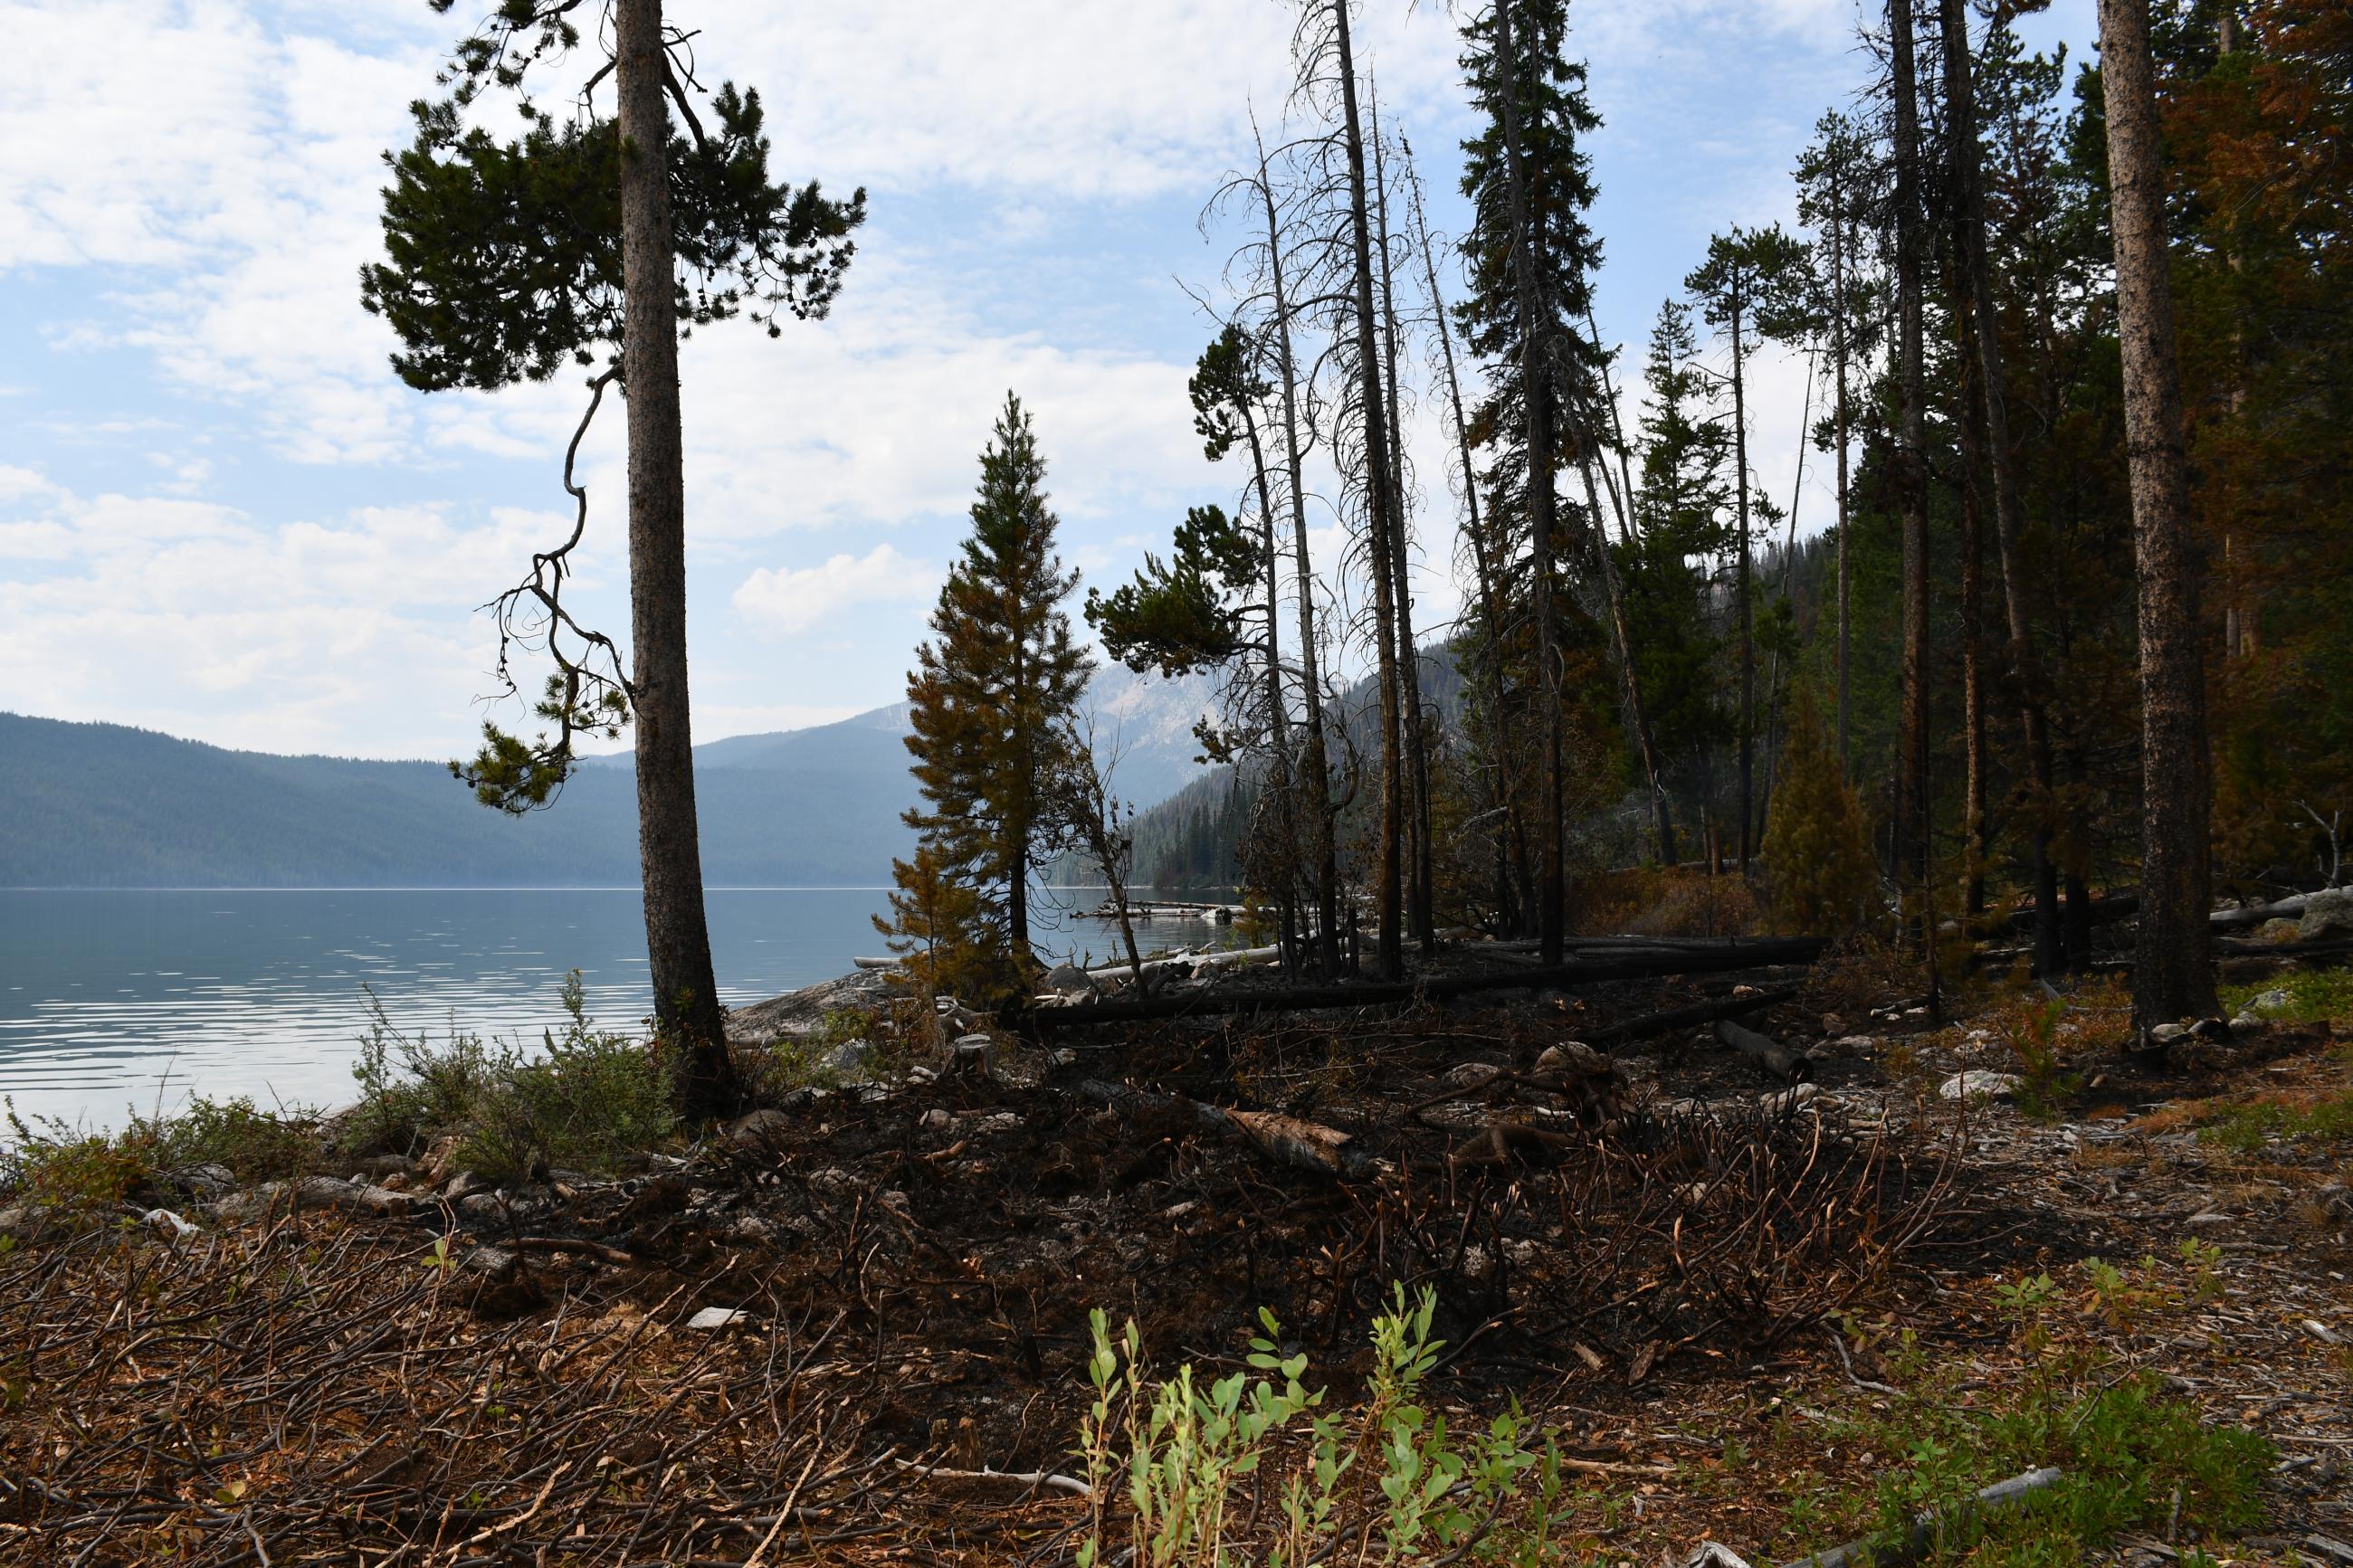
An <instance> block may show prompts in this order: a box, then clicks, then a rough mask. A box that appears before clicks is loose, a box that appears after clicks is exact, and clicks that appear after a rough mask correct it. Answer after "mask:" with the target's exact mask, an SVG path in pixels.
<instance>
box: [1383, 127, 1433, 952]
mask: <svg viewBox="0 0 2353 1568" xmlns="http://www.w3.org/2000/svg"><path fill="white" fill-rule="evenodd" d="M1367 96H1368V97H1372V102H1371V109H1372V125H1373V188H1374V190H1375V192H1376V193H1377V196H1378V200H1377V203H1376V204H1375V206H1374V213H1375V215H1376V221H1377V239H1378V242H1379V251H1378V254H1379V256H1380V260H1381V264H1380V285H1381V323H1382V326H1383V328H1384V331H1383V334H1382V338H1383V342H1382V347H1383V348H1384V349H1385V350H1386V353H1387V358H1388V375H1387V380H1388V397H1389V403H1388V427H1389V460H1388V469H1389V526H1390V535H1389V572H1390V575H1391V576H1392V578H1394V580H1395V583H1396V586H1395V587H1394V588H1393V589H1392V590H1391V591H1392V592H1393V593H1394V594H1395V595H1396V597H1397V637H1398V676H1399V679H1400V681H1401V683H1402V686H1403V691H1402V695H1403V697H1404V699H1405V770H1406V806H1407V828H1408V837H1409V840H1410V842H1411V844H1412V849H1413V860H1412V878H1411V889H1412V892H1411V897H1410V898H1409V900H1408V907H1409V910H1410V911H1411V922H1410V923H1411V926H1412V931H1413V940H1414V941H1416V942H1420V943H1421V944H1422V947H1423V950H1424V951H1425V952H1427V951H1428V949H1429V948H1430V945H1431V944H1432V943H1433V942H1436V941H1437V939H1438V932H1437V925H1436V922H1435V915H1436V911H1435V908H1434V902H1435V898H1436V889H1435V886H1434V884H1435V882H1436V877H1435V874H1434V869H1433V865H1432V855H1431V850H1430V753H1429V734H1428V731H1425V730H1424V729H1423V728H1422V720H1421V649H1420V648H1419V647H1418V646H1417V645H1416V643H1415V641H1414V635H1413V569H1412V568H1413V562H1412V557H1411V549H1410V547H1411V544H1412V540H1411V538H1410V532H1411V520H1410V519H1409V516H1408V514H1407V510H1406V500H1405V430H1404V428H1403V424H1404V419H1405V413H1404V405H1402V404H1401V403H1400V402H1399V401H1398V318H1397V297H1396V295H1395V293H1394V292H1393V291H1392V279H1391V278H1390V273H1389V184H1388V162H1387V159H1386V157H1385V155H1384V153H1382V150H1381V110H1380V103H1379V100H1378V99H1377V97H1373V96H1372V95H1371V94H1370V92H1369V90H1368V94H1367Z"/></svg>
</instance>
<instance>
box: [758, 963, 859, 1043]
mask: <svg viewBox="0 0 2353 1568" xmlns="http://www.w3.org/2000/svg"><path fill="white" fill-rule="evenodd" d="M893 990H894V987H893V986H892V983H891V973H890V972H889V971H887V970H881V969H861V970H860V971H858V972H857V973H853V974H845V975H843V976H842V977H841V978H840V979H839V980H827V981H821V982H819V983H818V984H815V985H805V986H803V987H802V988H801V989H799V990H798V991H790V992H786V994H784V995H782V996H772V997H770V998H769V999H768V1000H767V1001H765V1002H755V1003H754V1004H753V1005H751V1006H749V1007H738V1008H736V1009H734V1010H733V1012H730V1013H729V1014H728V1015H727V1043H728V1044H729V1045H731V1046H771V1045H774V1044H776V1041H777V1040H779V1039H787V1038H802V1037H807V1036H809V1035H812V1034H815V1033H816V1032H817V1031H818V1029H819V1028H822V1027H823V1026H824V1025H825V1018H826V1015H827V1014H828V1013H835V1012H839V1011H840V1010H842V1009H843V1008H850V1009H853V1010H855V1011H858V1012H862V1013H870V1014H871V1013H874V1012H878V1011H880V1010H881V1007H882V1005H884V1004H885V1003H887V1002H888V1001H890V999H891V997H892V993H893Z"/></svg>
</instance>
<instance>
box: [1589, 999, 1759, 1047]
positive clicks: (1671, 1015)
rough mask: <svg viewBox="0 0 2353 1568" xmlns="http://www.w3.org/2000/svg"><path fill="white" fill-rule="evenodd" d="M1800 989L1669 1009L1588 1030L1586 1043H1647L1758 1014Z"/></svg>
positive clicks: (1594, 1044) (1596, 1044) (1598, 1044)
mask: <svg viewBox="0 0 2353 1568" xmlns="http://www.w3.org/2000/svg"><path fill="white" fill-rule="evenodd" d="M1798 990H1799V988H1798V987H1797V986H1795V985H1776V986H1772V987H1770V988H1769V989H1767V990H1762V991H1756V992H1752V993H1750V994H1748V995H1746V996H1733V997H1727V998H1725V1000H1723V1001H1720V1002H1695V1003H1694V1004H1692V1005H1690V1006H1688V1007H1670V1008H1668V1009H1667V1010H1666V1011H1665V1012H1663V1013H1645V1014H1643V1015H1642V1016H1641V1017H1639V1018H1629V1019H1627V1020H1626V1021H1625V1022H1624V1023H1622V1024H1611V1025H1609V1026H1607V1027H1605V1028H1599V1029H1588V1030H1587V1031H1586V1034H1585V1041H1586V1044H1588V1045H1592V1046H1600V1045H1609V1044H1611V1043H1614V1042H1616V1041H1619V1040H1646V1039H1649V1038H1650V1037H1651V1036H1652V1035H1663V1034H1665V1033H1666V1032H1667V1031H1668V1030H1670V1029H1683V1028H1688V1027H1690V1026H1692V1025H1694V1024H1713V1023H1715V1021H1716V1020H1717V1019H1719V1018H1737V1017H1739V1016H1741V1015H1742V1014H1744V1013H1755V1012H1757V1011H1760V1010H1761V1009H1763V1008H1767V1007H1773V1006H1778V1005H1780V1004H1781V1003H1784V1002H1789V1001H1794V1000H1796V998H1797V995H1798Z"/></svg>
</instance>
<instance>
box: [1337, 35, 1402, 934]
mask: <svg viewBox="0 0 2353 1568" xmlns="http://www.w3.org/2000/svg"><path fill="white" fill-rule="evenodd" d="M1348 5H1349V0H1332V28H1333V37H1334V41H1335V45H1336V46H1337V53H1338V65H1339V71H1340V103H1341V112H1342V117H1343V125H1342V133H1343V135H1344V137H1345V142H1346V146H1347V151H1348V227H1349V237H1350V239H1351V241H1352V242H1353V244H1354V246H1355V250H1356V255H1355V262H1356V290H1355V292H1356V374H1357V387H1356V391H1357V396H1358V398H1359V399H1360V400H1361V401H1362V404H1363V409H1362V412H1363V415H1364V421H1365V437H1364V446H1365V450H1364V458H1365V506H1366V513H1367V522H1366V529H1367V531H1368V533H1369V534H1370V536H1371V539H1372V545H1373V551H1372V555H1373V560H1372V567H1373V589H1374V593H1373V615H1374V619H1375V623H1376V630H1377V633H1378V639H1379V644H1380V647H1379V650H1378V651H1379V658H1378V660H1377V662H1378V665H1379V672H1380V688H1381V848H1380V868H1379V875H1378V878H1377V881H1376V883H1375V889H1374V903H1375V911H1374V912H1375V917H1376V920H1377V931H1376V933H1375V941H1376V942H1377V948H1376V955H1375V963H1376V964H1377V967H1378V969H1379V971H1380V973H1381V976H1382V978H1384V979H1388V980H1394V979H1396V978H1397V977H1398V974H1400V973H1403V972H1404V968H1405V948H1404V944H1403V940H1402V932H1401V931H1399V930H1398V922H1399V917H1400V915H1401V914H1402V909H1401V901H1400V897H1399V895H1400V893H1401V891H1402V889H1401V888H1400V886H1399V882H1400V872H1401V871H1402V866H1401V865H1400V862H1399V854H1400V850H1401V848H1402V846H1401V844H1400V843H1399V838H1400V834H1401V830H1402V828H1403V826H1404V821H1403V816H1404V805H1405V802H1404V799H1403V784H1404V779H1403V776H1402V775H1403V769H1402V766H1401V763H1402V761H1403V759H1402V758H1401V757H1400V755H1399V753H1398V741H1399V737H1398V668H1397V635H1396V614H1397V605H1396V604H1395V603H1394V595H1393V593H1392V589H1393V587H1394V583H1393V581H1392V579H1391V577H1390V575H1389V563H1388V554H1389V552H1388V544H1389V541H1390V540H1391V539H1392V538H1393V537H1395V534H1396V530H1395V527H1394V526H1393V524H1392V522H1391V521H1390V518H1389V489H1388V476H1387V475H1386V474H1384V473H1383V472H1382V469H1383V468H1385V467H1386V466H1387V454H1388V419H1387V418H1386V417H1385V414H1386V405H1385V404H1384V402H1383V395H1382V391H1381V356H1380V334H1379V331H1378V328H1377V325H1376V322H1375V319H1374V313H1373V232H1372V215H1371V209H1370V201H1369V198H1368V196H1367V195H1366V189H1365V138H1364V132H1363V129H1362V123H1361V121H1359V120H1358V118H1357V114H1356V53H1355V50H1354V49H1353V47H1351V46H1350V43H1349V39H1348Z"/></svg>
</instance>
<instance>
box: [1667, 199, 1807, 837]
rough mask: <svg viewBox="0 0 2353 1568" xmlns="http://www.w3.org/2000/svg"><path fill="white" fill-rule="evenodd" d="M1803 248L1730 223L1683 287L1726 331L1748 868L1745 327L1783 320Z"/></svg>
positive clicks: (1751, 618) (1753, 738)
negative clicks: (1729, 358)
mask: <svg viewBox="0 0 2353 1568" xmlns="http://www.w3.org/2000/svg"><path fill="white" fill-rule="evenodd" d="M1804 261H1805V247H1803V246H1801V245H1799V243H1798V242H1797V241H1795V240H1793V239H1791V238H1790V237H1788V235H1786V234H1783V233H1782V232H1781V227H1780V226H1779V225H1778V224H1775V225H1773V226H1770V227H1768V228H1764V229H1758V230H1754V231H1750V230H1746V229H1740V228H1735V229H1734V230H1733V231H1732V232H1731V233H1729V234H1720V235H1717V236H1715V237H1714V238H1713V239H1711V240H1709V241H1708V246H1707V259H1706V260H1705V261H1704V262H1702V263H1701V264H1700V265H1699V266H1698V267H1697V268H1695V269H1694V271H1693V272H1692V275H1691V276H1690V277H1689V278H1686V279H1683V287H1684V288H1685V289H1690V290H1691V292H1692V295H1693V297H1694V299H1696V300H1698V301H1699V303H1700V308H1701V310H1703V312H1704V314H1705V315H1706V317H1707V320H1708V322H1709V324H1711V325H1713V326H1719V327H1722V328H1723V329H1724V331H1725V342H1727V343H1728V344H1730V346H1731V349H1732V489H1733V519H1734V550H1735V552H1736V553H1735V554H1734V557H1733V568H1734V571H1733V584H1734V585H1733V606H1734V610H1735V613H1736V614H1737V615H1738V616H1739V618H1740V656H1739V657H1740V682H1739V684H1740V865H1741V868H1742V869H1743V870H1746V869H1747V867H1748V856H1749V850H1750V847H1751V845H1752V842H1753V837H1752V836H1753V835H1754V833H1755V831H1756V811H1757V807H1756V773H1757V767H1756V749H1757V638H1756V626H1755V608H1754V601H1753V595H1751V593H1750V591H1749V579H1750V572H1751V566H1752V563H1753V556H1754V552H1753V551H1752V549H1751V548H1750V538H1751V530H1750V528H1749V515H1750V511H1751V506H1750V501H1749V493H1748V471H1749V470H1748V382H1747V358H1748V349H1749V343H1750V338H1749V333H1750V332H1752V331H1763V330H1765V329H1766V328H1767V327H1768V326H1771V325H1774V324H1776V323H1777V322H1778V321H1785V320H1786V319H1787V318H1788V315H1789V314H1790V312H1791V309H1792V306H1793V304H1794V302H1795V300H1797V298H1798V297H1799V289H1798V280H1799V277H1800V272H1801V268H1803V266H1804Z"/></svg>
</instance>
